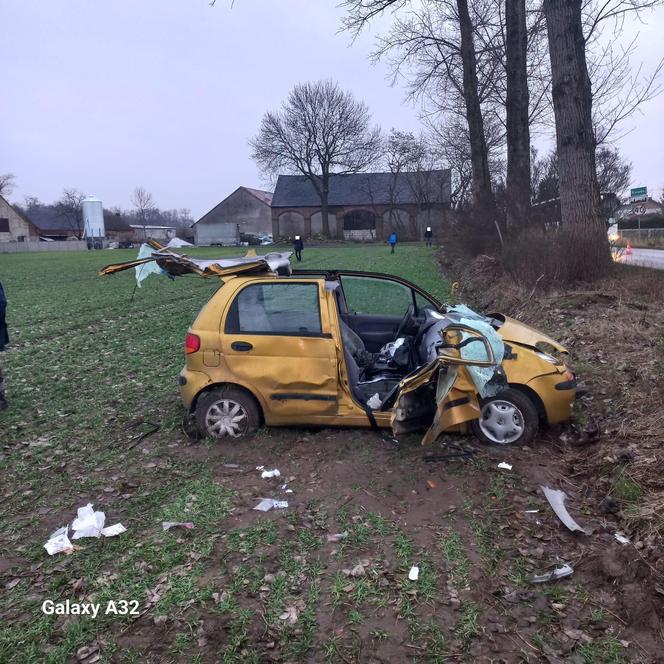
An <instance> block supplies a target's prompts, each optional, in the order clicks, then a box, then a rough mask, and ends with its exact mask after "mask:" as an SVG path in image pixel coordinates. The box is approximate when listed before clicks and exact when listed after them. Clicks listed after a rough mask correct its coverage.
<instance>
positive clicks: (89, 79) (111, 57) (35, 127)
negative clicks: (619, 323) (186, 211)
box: [0, 0, 664, 218]
mask: <svg viewBox="0 0 664 664" xmlns="http://www.w3.org/2000/svg"><path fill="white" fill-rule="evenodd" d="M335 5H336V2H335V0H236V1H235V4H234V6H233V7H232V8H231V7H230V0H218V2H217V6H215V7H214V8H211V7H209V6H208V3H207V2H206V0H140V1H137V0H107V1H105V2H91V1H90V0H61V1H58V0H51V1H50V2H45V1H44V0H3V2H2V7H1V8H0V22H1V23H2V25H3V28H4V29H3V31H2V39H1V40H0V59H1V61H2V62H3V63H5V66H4V67H3V95H2V104H0V172H7V171H11V172H14V173H15V174H16V176H17V187H16V189H15V191H14V193H13V195H12V197H11V198H12V200H15V201H21V200H22V199H23V197H24V196H25V195H35V196H38V197H39V198H40V199H41V200H43V201H45V202H51V201H53V200H55V199H57V198H58V197H59V196H60V194H61V192H62V189H63V188H64V187H76V188H78V189H80V190H82V191H84V192H85V193H87V194H94V195H96V196H98V197H100V198H101V199H102V200H103V201H104V203H105V205H108V206H111V205H120V206H123V207H130V202H129V199H130V195H131V192H132V190H133V188H134V187H135V186H137V185H141V186H144V187H145V188H146V189H148V191H150V192H152V194H153V195H154V198H155V200H156V202H157V203H158V205H159V206H160V207H162V208H164V209H167V208H180V207H188V208H191V210H192V213H193V214H194V216H195V217H196V218H198V217H199V216H200V215H201V214H203V213H204V212H206V211H207V210H208V209H209V208H211V207H212V206H213V205H215V204H216V203H218V202H219V201H220V200H221V199H222V198H224V197H225V196H226V195H227V194H229V193H230V192H231V191H233V190H234V189H235V188H236V187H237V186H239V185H247V186H254V187H262V185H263V183H262V182H261V179H260V176H259V173H258V172H257V169H256V167H255V165H254V164H253V162H252V161H251V159H250V156H249V147H248V145H247V140H248V139H249V137H251V136H252V135H253V134H255V132H256V129H257V127H258V124H259V122H260V119H261V116H262V115H263V113H264V112H265V111H266V110H268V109H273V108H276V107H277V106H278V105H279V104H280V103H281V101H282V99H283V98H284V97H285V96H286V94H287V93H288V91H289V90H290V89H291V88H292V86H293V85H294V84H296V83H298V82H300V81H305V80H315V79H319V78H334V79H336V80H338V81H339V82H340V84H341V85H342V86H343V87H344V88H346V89H350V90H352V91H353V92H354V93H355V95H356V96H358V97H360V98H362V99H364V101H365V102H366V103H367V104H368V105H369V107H370V109H371V111H372V113H373V117H374V120H375V122H376V123H377V124H379V125H381V126H382V127H383V128H385V129H388V128H390V127H392V126H395V127H398V128H401V129H411V130H416V131H417V129H418V127H419V123H418V120H417V109H416V108H414V107H413V106H412V105H411V104H409V103H404V90H403V88H400V87H390V85H389V71H388V69H387V67H386V66H385V65H382V64H379V65H377V66H372V65H371V64H370V63H369V62H368V59H367V55H368V53H369V52H370V50H371V47H372V44H373V35H372V34H367V35H365V36H363V37H362V38H361V39H359V40H358V41H356V42H355V43H354V44H352V45H351V43H350V39H349V36H348V34H346V33H341V34H340V33H339V32H338V30H339V24H340V17H341V10H339V9H338V8H337V7H336V6H335ZM649 21H650V23H649V25H646V26H639V30H640V38H639V45H640V46H639V48H640V56H641V57H642V58H643V59H644V60H645V61H646V62H653V61H655V60H656V59H657V56H658V55H659V56H660V57H661V55H663V54H664V47H662V28H664V9H662V10H659V11H658V12H656V13H655V14H653V15H652V16H651V17H650V18H649ZM385 26H386V24H385V23H384V24H383V25H382V26H381V25H380V24H378V25H376V26H375V29H374V34H375V32H380V31H381V30H383V29H384V28H385ZM644 111H645V112H644V115H642V116H637V117H636V118H635V119H634V121H633V122H631V124H632V125H637V129H636V130H635V131H633V132H632V133H630V134H629V135H628V136H627V137H626V138H624V139H623V140H621V141H620V144H619V145H620V147H621V148H622V150H623V151H624V153H625V155H626V156H627V157H628V158H629V159H631V160H632V161H633V162H634V180H635V185H637V184H638V185H647V186H648V187H649V189H654V190H657V192H658V193H659V191H660V190H661V187H662V185H664V132H663V131H662V126H663V121H662V117H663V116H664V97H659V98H658V99H657V100H656V101H654V102H651V103H650V104H649V105H648V107H647V108H645V109H644Z"/></svg>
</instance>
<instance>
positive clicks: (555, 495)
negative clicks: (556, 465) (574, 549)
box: [540, 486, 588, 535]
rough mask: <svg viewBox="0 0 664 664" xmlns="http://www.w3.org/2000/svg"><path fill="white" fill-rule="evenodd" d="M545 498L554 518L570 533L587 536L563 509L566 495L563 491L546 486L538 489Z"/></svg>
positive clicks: (565, 509) (564, 508)
mask: <svg viewBox="0 0 664 664" xmlns="http://www.w3.org/2000/svg"><path fill="white" fill-rule="evenodd" d="M540 488H541V489H542V491H543V492H544V495H545V496H546V499H547V500H548V501H549V504H550V505H551V507H552V508H553V511H554V512H555V513H556V516H557V517H558V518H559V519H560V520H561V521H562V522H563V524H564V525H565V526H567V528H568V529H569V530H571V531H572V532H574V531H575V530H578V531H579V532H580V533H583V534H584V535H587V534H588V532H587V531H586V530H584V529H583V528H581V526H580V525H579V524H578V523H577V522H576V521H574V519H573V518H572V517H571V516H570V514H569V512H568V511H567V508H566V507H565V498H567V494H566V493H565V492H564V491H560V490H558V489H551V488H549V487H548V486H541V487H540Z"/></svg>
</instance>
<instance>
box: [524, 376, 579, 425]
mask: <svg viewBox="0 0 664 664" xmlns="http://www.w3.org/2000/svg"><path fill="white" fill-rule="evenodd" d="M528 387H530V388H531V389H532V390H534V391H535V392H536V393H537V395H538V396H539V398H540V400H541V401H542V405H543V406H544V411H545V413H546V419H547V422H548V423H549V424H558V423H560V422H566V421H567V420H569V419H570V417H572V407H573V406H574V399H575V397H576V376H575V375H574V374H573V373H572V372H571V371H566V372H564V373H552V374H547V375H545V376H538V377H537V378H533V380H531V381H530V382H529V383H528Z"/></svg>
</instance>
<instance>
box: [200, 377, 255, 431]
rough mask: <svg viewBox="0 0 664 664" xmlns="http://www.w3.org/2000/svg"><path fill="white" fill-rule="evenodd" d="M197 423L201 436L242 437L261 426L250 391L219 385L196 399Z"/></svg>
mask: <svg viewBox="0 0 664 664" xmlns="http://www.w3.org/2000/svg"><path fill="white" fill-rule="evenodd" d="M196 426H197V428H198V430H199V431H200V432H201V434H202V435H203V436H210V437H211V438H228V439H234V438H241V437H242V436H246V435H248V434H251V433H253V432H254V431H256V430H257V429H258V427H259V426H260V411H259V408H258V404H257V403H256V401H255V399H254V397H253V396H252V395H251V394H249V393H248V392H245V391H244V390H241V389H239V388H237V387H230V386H229V387H218V388H217V389H214V390H211V391H210V392H206V393H205V394H204V395H203V396H202V397H201V398H200V399H199V400H198V402H197V404H196Z"/></svg>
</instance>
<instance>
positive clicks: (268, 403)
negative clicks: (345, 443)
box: [222, 278, 338, 424]
mask: <svg viewBox="0 0 664 664" xmlns="http://www.w3.org/2000/svg"><path fill="white" fill-rule="evenodd" d="M323 297H324V291H323V281H322V280H320V279H308V280H292V279H274V280H271V279H265V278H262V279H257V280H255V281H253V282H249V283H248V284H244V285H243V286H242V287H240V288H239V289H238V291H237V292H236V293H235V294H234V296H233V299H232V301H231V303H230V305H229V307H228V308H227V310H226V312H225V316H224V320H223V321H222V353H223V358H224V360H225V362H226V363H227V366H228V369H229V370H230V372H231V373H232V374H233V375H234V376H235V377H236V379H237V382H238V383H239V384H240V385H244V386H245V387H247V388H248V389H250V390H251V391H252V392H253V393H254V394H256V396H258V397H259V398H260V399H261V401H262V402H263V404H264V409H265V416H266V421H267V422H268V424H278V423H282V424H287V423H293V424H295V423H306V422H307V421H310V420H311V417H312V416H328V415H329V416H332V415H335V414H336V412H337V387H338V371H337V356H336V347H335V343H334V339H333V338H332V334H331V331H330V321H329V317H328V314H327V307H321V299H322V298H323Z"/></svg>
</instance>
